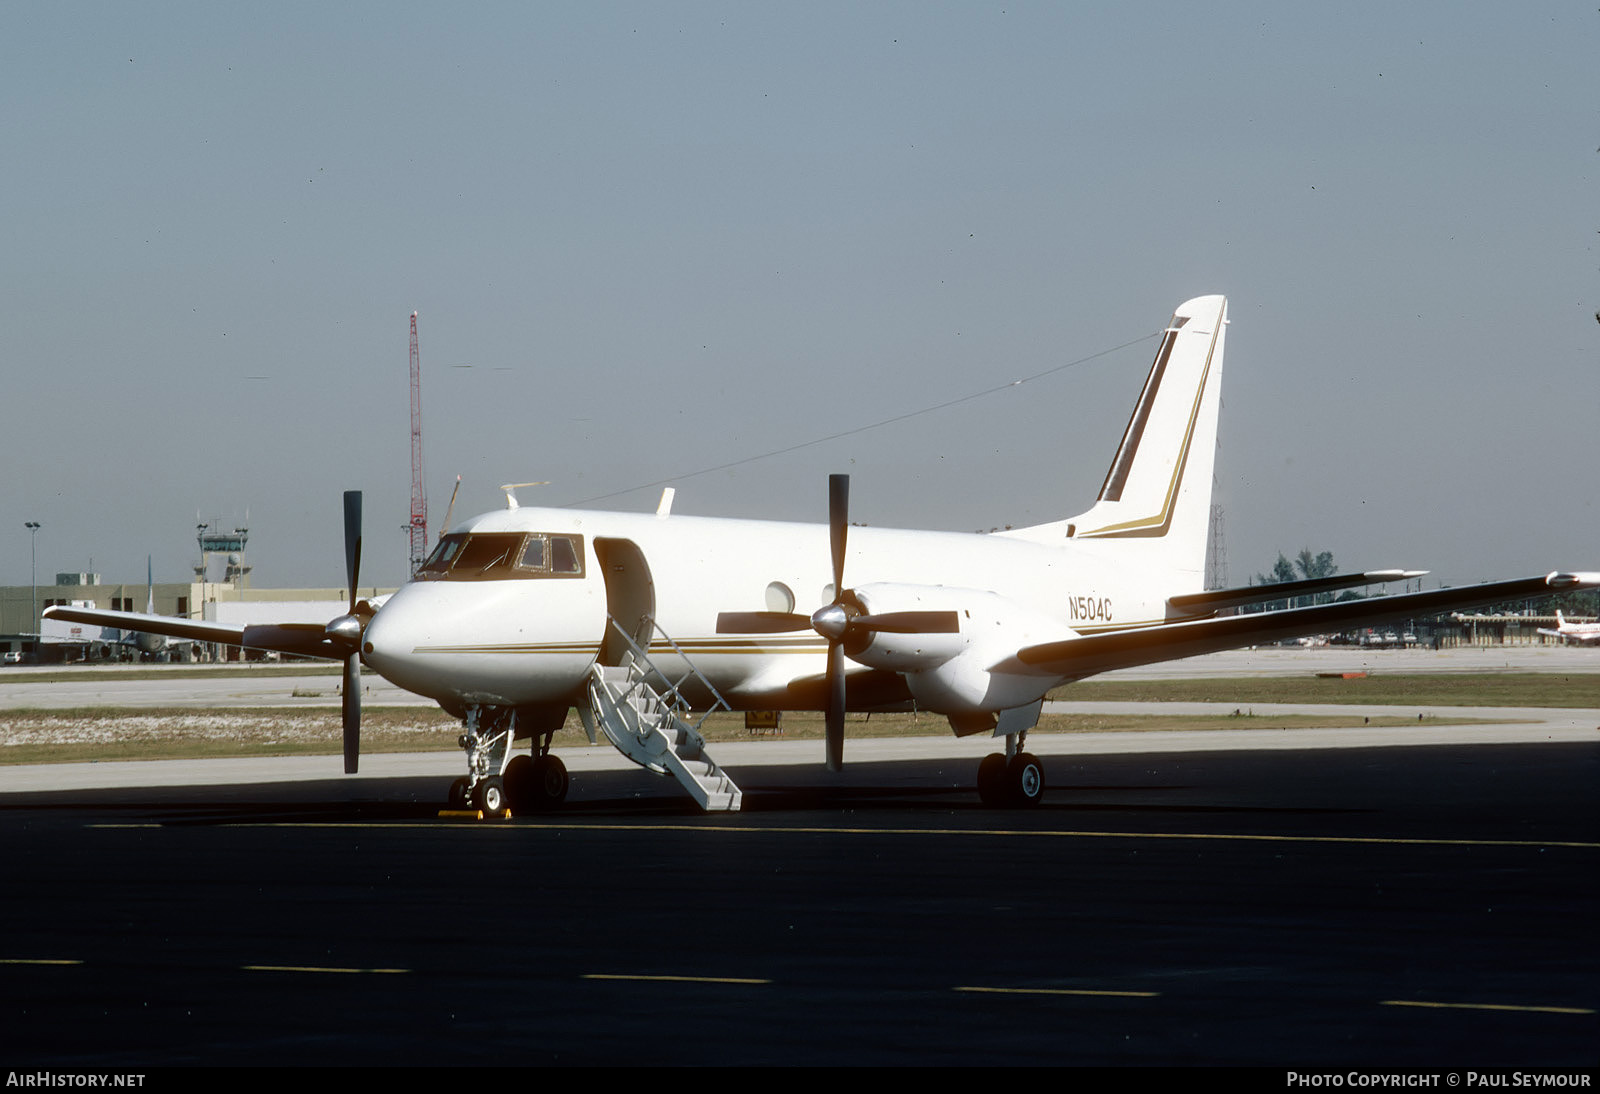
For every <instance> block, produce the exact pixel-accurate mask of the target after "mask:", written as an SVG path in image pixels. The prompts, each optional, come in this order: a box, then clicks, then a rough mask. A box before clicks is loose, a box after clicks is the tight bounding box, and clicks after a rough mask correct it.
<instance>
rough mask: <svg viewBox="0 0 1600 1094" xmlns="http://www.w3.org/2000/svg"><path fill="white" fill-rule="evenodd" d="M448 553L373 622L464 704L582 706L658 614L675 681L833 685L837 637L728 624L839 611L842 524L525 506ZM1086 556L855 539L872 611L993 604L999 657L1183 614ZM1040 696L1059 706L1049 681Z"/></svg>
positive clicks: (736, 690)
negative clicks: (693, 674)
mask: <svg viewBox="0 0 1600 1094" xmlns="http://www.w3.org/2000/svg"><path fill="white" fill-rule="evenodd" d="M513 535H520V536H522V537H523V539H522V540H520V541H518V540H514V539H511V538H509V537H511V536H513ZM456 537H465V538H464V539H462V538H456ZM476 537H481V539H477V538H476ZM497 537H499V538H497ZM475 540H476V542H477V543H478V544H481V545H482V547H483V549H479V547H478V546H475V545H474V543H475ZM530 540H533V541H536V543H535V548H534V550H533V553H534V554H538V555H540V556H541V559H540V560H535V561H541V560H542V562H543V567H542V568H540V567H539V566H537V565H536V566H522V567H518V566H515V565H514V564H513V560H511V559H510V558H509V557H508V556H506V555H505V553H504V551H502V550H501V549H500V548H501V546H503V545H505V544H510V545H512V546H513V547H515V548H516V549H518V550H524V551H526V550H527V548H526V546H525V545H526V544H527V543H528V542H529V541H530ZM444 541H452V542H454V543H455V544H456V545H457V546H458V547H460V549H461V550H462V551H463V552H464V553H463V554H462V555H461V556H460V558H458V559H457V560H456V561H455V562H454V564H451V565H448V566H440V565H437V564H435V566H434V570H433V571H432V572H430V571H429V570H428V569H427V568H426V567H425V568H424V570H423V571H422V573H421V574H420V575H419V577H418V579H416V580H413V581H412V582H410V583H409V584H407V585H406V586H404V587H403V588H401V589H400V590H399V591H398V592H397V593H395V594H394V595H393V596H392V597H390V598H389V600H388V601H387V603H385V604H384V605H383V607H382V608H381V609H380V610H379V612H378V613H377V615H376V616H375V617H374V618H373V619H372V621H371V622H370V623H369V625H368V627H367V631H366V636H365V644H364V659H365V661H366V663H367V664H368V666H370V667H371V668H373V669H375V670H376V671H378V672H380V673H381V674H383V675H384V676H385V677H387V678H388V679H390V680H392V681H393V682H394V683H396V684H398V685H399V686H401V687H404V688H407V689H408V690H411V691H415V692H417V693H419V694H422V695H426V696H429V697H431V698H433V699H435V700H437V701H439V702H440V703H441V704H442V705H444V706H445V707H446V708H447V709H451V710H459V709H462V708H463V707H465V706H466V705H469V704H474V703H481V704H491V705H503V706H513V707H523V706H531V705H550V704H560V703H563V702H570V701H574V698H575V696H576V694H577V693H578V691H579V689H580V688H581V686H582V684H583V681H584V678H585V675H586V673H587V672H588V669H589V666H590V665H592V664H593V663H594V662H595V661H596V659H597V658H599V657H601V656H603V650H602V645H603V643H604V642H605V641H606V635H607V626H608V622H607V621H608V615H609V616H610V617H612V618H615V619H616V620H617V621H618V623H619V624H620V625H621V626H622V628H623V629H624V630H632V629H634V628H635V627H636V624H637V623H638V621H639V619H640V617H641V616H648V617H649V618H650V619H651V620H653V621H654V623H655V624H657V625H658V626H659V628H660V632H659V633H655V634H651V635H646V636H644V637H647V638H648V639H649V640H650V653H651V657H652V659H654V660H656V661H657V663H658V664H661V665H663V667H664V668H665V669H666V670H667V671H669V672H670V671H672V670H673V669H677V670H678V671H686V668H687V666H684V664H683V658H682V657H681V656H680V652H681V654H682V655H684V656H686V657H687V659H688V660H689V661H691V662H692V663H693V666H694V667H695V668H696V669H698V670H699V672H701V673H703V674H704V675H705V676H706V677H707V678H708V679H709V680H710V681H711V682H712V684H713V685H714V686H715V687H716V689H717V690H718V691H719V692H720V693H721V694H722V695H723V696H724V697H725V698H726V699H727V700H728V701H729V702H730V703H732V704H733V705H734V706H735V707H752V706H783V705H784V703H785V700H786V698H792V697H793V696H794V695H796V694H798V693H797V692H796V690H795V686H796V684H797V682H802V681H806V680H810V679H817V678H820V676H821V674H822V672H823V669H824V664H825V651H826V642H825V640H824V639H823V638H822V637H821V636H820V635H819V634H817V633H816V632H815V631H813V630H811V629H810V628H805V629H796V630H793V631H789V632H785V633H765V634H728V633H721V634H719V633H718V627H717V617H718V614H719V613H721V612H760V611H772V612H789V613H795V612H798V613H803V614H809V613H811V612H812V611H814V610H816V609H817V608H819V607H821V606H823V605H825V604H828V603H830V602H831V601H832V600H833V596H834V591H833V589H832V576H831V570H830V561H829V559H830V555H829V533H828V528H827V527H826V526H825V525H817V524H792V523H780V522H773V521H753V520H730V519H720V518H705V517H689V516H668V517H658V516H656V515H654V514H634V513H610V512H585V511H577V510H567V509H540V508H518V509H508V510H500V511H497V512H493V513H488V514H485V515H484V516H480V517H477V518H475V519H473V520H471V521H468V522H466V523H465V524H463V525H461V526H460V527H458V528H457V529H455V530H454V531H453V532H452V533H451V534H450V536H447V537H444ZM558 541H565V544H566V545H567V546H563V543H562V542H558ZM442 542H443V541H442ZM491 544H493V545H494V550H493V551H490V550H488V549H487V548H488V547H489V545H491ZM557 548H559V549H561V550H562V551H571V552H574V553H575V554H576V556H577V565H576V566H574V565H573V564H572V562H571V561H570V560H568V561H566V562H563V561H561V560H560V559H554V560H552V559H551V558H550V557H547V556H550V555H554V554H557V553H559V552H558V551H557V550H556V549H557ZM1074 548H1075V545H1074V544H1072V543H1071V542H1070V541H1068V542H1066V543H1063V544H1061V545H1059V546H1058V545H1045V544H1040V543H1036V542H1028V541H1025V540H1020V539H1011V538H1007V537H1004V536H998V535H976V534H969V533H949V532H928V531H910V530H899V529H879V528H861V527H855V528H851V529H850V530H849V536H848V547H847V551H846V561H845V571H844V572H845V584H846V586H847V587H849V588H851V589H854V590H857V591H858V592H859V593H860V594H861V595H862V597H863V598H864V599H866V598H872V599H873V603H872V604H871V605H870V608H871V610H873V611H879V610H886V609H887V610H895V609H904V608H908V607H913V606H916V605H910V604H906V603H901V601H906V600H908V599H914V600H916V601H918V603H919V604H921V605H923V606H927V605H928V604H929V603H930V602H931V601H934V600H940V599H941V598H943V596H944V591H948V592H949V593H950V594H951V598H952V599H953V600H954V601H956V602H959V603H961V604H965V605H974V604H976V605H978V606H979V607H978V609H976V610H971V609H969V610H967V611H966V613H965V618H964V621H963V627H964V628H968V627H970V628H972V629H973V631H975V632H976V631H978V629H979V628H981V627H983V626H984V625H988V626H989V627H990V628H991V629H994V630H997V631H1003V632H1004V634H1003V637H1002V636H999V635H997V636H996V640H997V642H998V643H999V644H998V645H996V646H995V648H994V650H993V651H986V650H985V651H982V652H983V656H985V657H987V656H988V654H989V653H990V652H992V654H993V657H992V659H993V660H995V661H998V660H1000V659H1002V658H1003V657H1004V656H1006V655H1007V654H1008V653H1010V652H1011V651H1013V650H1015V649H1016V648H1017V647H1018V646H1019V645H1022V644H1027V643H1029V642H1044V641H1052V640H1058V639H1061V638H1065V637H1070V636H1072V635H1073V634H1076V633H1085V632H1092V631H1096V630H1103V629H1107V628H1119V629H1120V628H1122V627H1127V626H1137V625H1140V624H1141V623H1149V622H1158V621H1161V620H1162V619H1164V618H1165V617H1166V610H1165V598H1166V597H1167V596H1168V595H1170V594H1171V593H1172V592H1174V591H1179V590H1175V589H1173V588H1169V587H1163V585H1162V583H1159V582H1153V581H1150V580H1148V578H1149V576H1150V575H1148V574H1145V575H1142V576H1143V577H1144V578H1145V580H1138V578H1139V577H1140V576H1141V575H1137V574H1126V573H1119V572H1117V570H1116V569H1115V568H1114V567H1111V566H1109V565H1108V564H1107V563H1106V562H1105V561H1104V560H1103V559H1099V558H1095V557H1093V555H1092V553H1090V552H1084V551H1079V550H1075V549H1074ZM474 552H476V553H475V554H474ZM437 559H438V555H437V554H436V555H435V556H434V560H435V562H436V560H437ZM480 561H481V562H482V564H480ZM552 565H554V566H555V567H556V568H555V569H552ZM956 594H959V595H956ZM980 598H981V599H980ZM985 613H987V614H988V615H989V616H991V617H995V616H996V613H998V616H997V617H995V618H987V619H986V618H984V616H985ZM1000 624H1003V625H1000ZM668 639H670V643H669V641H668ZM966 640H967V641H969V642H976V643H978V644H979V645H980V646H981V644H982V643H983V642H985V641H987V640H988V639H987V636H986V635H984V634H982V633H974V634H971V635H969V636H967V637H966ZM673 643H675V645H676V649H674V648H673V645H672V644H673ZM851 671H852V672H853V673H857V674H859V673H865V672H867V671H868V670H867V669H866V668H865V667H863V666H861V665H852V666H851ZM1030 686H1031V685H1030ZM1039 686H1040V688H1041V693H1042V689H1043V688H1044V687H1047V686H1048V683H1043V684H1040V685H1039ZM985 701H986V702H987V700H985Z"/></svg>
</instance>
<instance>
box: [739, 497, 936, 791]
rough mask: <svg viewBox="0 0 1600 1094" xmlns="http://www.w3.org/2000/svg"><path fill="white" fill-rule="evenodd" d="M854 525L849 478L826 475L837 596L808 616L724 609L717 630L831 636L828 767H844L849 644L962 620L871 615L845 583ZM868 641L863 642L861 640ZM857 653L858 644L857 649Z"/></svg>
mask: <svg viewBox="0 0 1600 1094" xmlns="http://www.w3.org/2000/svg"><path fill="white" fill-rule="evenodd" d="M849 528H850V476H849V475H829V476H828V547H829V552H830V554H831V555H832V561H833V600H832V602H830V603H828V604H824V605H823V606H822V607H820V608H818V609H817V610H816V611H815V612H812V613H811V614H810V615H801V614H800V613H798V612H721V613H719V614H718V615H717V633H718V634H782V633H784V632H789V631H803V630H806V629H807V628H810V629H811V630H814V631H816V632H817V633H818V634H820V635H821V636H822V637H823V638H826V639H827V640H828V667H827V672H826V675H825V676H824V678H823V683H824V691H825V694H826V705H825V706H824V707H823V710H824V711H825V712H826V716H825V719H824V725H825V727H826V733H827V765H828V770H829V771H839V770H841V769H842V768H843V767H844V715H845V672H844V659H845V647H846V646H847V645H851V644H854V643H857V642H863V640H866V639H869V638H870V636H871V635H872V634H954V633H956V632H957V631H959V630H960V629H961V621H960V619H959V618H958V616H957V615H956V613H955V612H951V611H931V612H925V611H908V612H879V613H870V612H864V611H862V610H861V602H860V598H858V597H856V596H855V595H854V594H853V593H852V592H851V591H850V590H849V589H847V588H845V584H844V558H845V548H846V545H847V542H848V539H849ZM863 644H864V642H863ZM857 652H859V648H858V649H857Z"/></svg>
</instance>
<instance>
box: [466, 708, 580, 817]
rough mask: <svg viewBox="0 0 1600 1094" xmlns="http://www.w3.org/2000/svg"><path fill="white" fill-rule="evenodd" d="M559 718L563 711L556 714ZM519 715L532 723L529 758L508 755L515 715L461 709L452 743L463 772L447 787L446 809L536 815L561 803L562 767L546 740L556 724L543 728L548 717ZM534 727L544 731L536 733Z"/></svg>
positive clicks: (564, 769)
mask: <svg viewBox="0 0 1600 1094" xmlns="http://www.w3.org/2000/svg"><path fill="white" fill-rule="evenodd" d="M565 715H566V710H565V709H563V710H562V711H561V716H562V717H563V718H564V717H565ZM521 717H522V718H523V720H524V721H525V722H526V721H535V722H536V724H535V727H534V728H533V729H532V736H533V751H532V754H531V755H523V756H513V755H512V754H511V752H512V747H513V742H514V740H515V739H516V731H517V722H518V718H519V715H518V712H517V711H515V710H512V709H509V708H506V707H487V706H472V707H468V708H467V716H466V718H465V719H464V724H465V726H466V730H467V731H466V732H465V733H463V734H462V735H461V738H460V740H459V741H458V743H459V744H460V745H461V748H462V750H463V751H465V752H466V754H467V774H466V776H465V777H464V778H460V779H457V780H456V781H455V782H453V783H451V784H450V794H449V802H450V808H452V809H472V808H476V809H481V810H482V811H483V812H485V813H504V812H505V811H506V810H508V809H509V810H510V811H511V812H513V813H537V812H542V811H544V810H547V809H554V808H555V807H556V806H558V805H560V804H561V803H562V802H563V801H565V800H566V797H567V781H568V780H567V766H566V764H563V763H562V762H561V760H560V759H559V758H558V757H556V756H553V755H551V753H550V742H551V739H552V738H554V736H555V731H556V729H557V728H559V727H560V721H559V720H556V721H555V724H554V726H549V723H550V721H551V719H549V718H542V717H540V718H537V719H535V718H534V717H533V716H530V715H523V716H521ZM538 723H544V725H546V726H549V728H543V729H542V730H541V728H539V727H538ZM526 728H527V727H525V731H526Z"/></svg>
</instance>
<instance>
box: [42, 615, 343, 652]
mask: <svg viewBox="0 0 1600 1094" xmlns="http://www.w3.org/2000/svg"><path fill="white" fill-rule="evenodd" d="M44 618H46V619H61V620H65V621H66V622H68V623H91V624H96V625H98V626H102V627H116V628H117V629H118V630H124V631H141V632H143V633H145V634H164V635H166V636H167V637H169V638H188V639H192V640H194V641H196V642H221V643H223V644H225V645H229V646H246V647H249V648H250V649H256V650H273V651H275V652H277V653H292V654H297V655H299V656H301V657H326V658H329V659H330V660H334V661H341V660H343V659H344V657H345V655H346V654H348V653H349V652H350V650H349V648H348V647H347V646H345V645H341V644H339V643H337V642H336V641H335V640H330V639H329V638H328V635H327V629H326V628H325V627H324V626H323V625H322V624H320V623H265V624H262V623H257V624H250V625H246V626H236V625H231V624H228V623H205V622H202V621H200V620H195V619H177V618H174V617H172V616H166V615H145V614H143V613H141V612H110V611H102V610H100V609H97V608H73V607H68V606H66V605H61V604H58V605H55V606H54V607H49V608H46V609H45V610H44Z"/></svg>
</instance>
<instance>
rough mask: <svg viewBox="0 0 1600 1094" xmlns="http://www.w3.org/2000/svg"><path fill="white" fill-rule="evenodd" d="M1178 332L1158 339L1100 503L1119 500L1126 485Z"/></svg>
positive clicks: (1172, 331) (1101, 492)
mask: <svg viewBox="0 0 1600 1094" xmlns="http://www.w3.org/2000/svg"><path fill="white" fill-rule="evenodd" d="M1177 333H1178V332H1177V331H1175V330H1171V329H1169V330H1168V331H1167V333H1166V337H1165V338H1163V339H1162V340H1161V349H1160V350H1158V351H1157V353H1156V363H1155V365H1154V366H1152V367H1151V369H1150V376H1149V378H1148V379H1146V380H1145V382H1144V391H1143V392H1142V393H1141V394H1140V396H1139V402H1138V403H1137V404H1135V406H1134V408H1133V416H1132V417H1130V418H1129V419H1128V428H1127V429H1126V430H1124V431H1123V434H1122V444H1121V446H1119V447H1118V448H1117V456H1116V458H1115V459H1114V460H1112V461H1111V468H1110V470H1108V471H1107V472H1106V481H1105V483H1104V484H1103V485H1102V486H1101V487H1100V500H1101V501H1121V500H1122V488H1123V486H1125V485H1126V484H1127V482H1128V472H1129V471H1131V470H1132V469H1133V457H1134V456H1135V455H1137V454H1138V451H1139V440H1140V438H1142V437H1143V436H1144V427H1145V425H1146V423H1148V422H1149V421H1150V407H1151V406H1152V405H1154V403H1155V401H1156V392H1157V391H1159V390H1160V388H1161V378H1162V377H1163V376H1165V375H1166V372H1167V358H1168V357H1170V356H1171V355H1172V346H1173V344H1174V343H1175V342H1176V341H1177Z"/></svg>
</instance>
